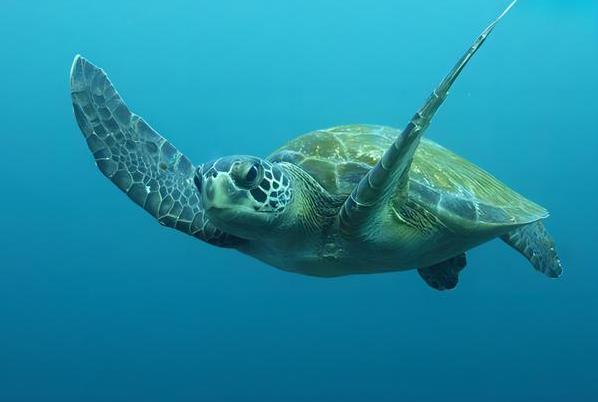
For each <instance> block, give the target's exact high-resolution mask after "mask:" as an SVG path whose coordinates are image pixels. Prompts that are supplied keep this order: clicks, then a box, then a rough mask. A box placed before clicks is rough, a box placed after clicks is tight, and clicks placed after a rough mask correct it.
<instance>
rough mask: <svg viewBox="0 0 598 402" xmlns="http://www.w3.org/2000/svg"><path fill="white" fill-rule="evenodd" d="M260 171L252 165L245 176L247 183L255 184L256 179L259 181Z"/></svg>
mask: <svg viewBox="0 0 598 402" xmlns="http://www.w3.org/2000/svg"><path fill="white" fill-rule="evenodd" d="M258 173H259V171H258V168H257V166H255V165H252V166H251V167H250V168H249V170H248V171H247V173H246V174H245V181H247V182H248V183H253V182H255V179H257V175H258Z"/></svg>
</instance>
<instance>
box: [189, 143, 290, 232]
mask: <svg viewBox="0 0 598 402" xmlns="http://www.w3.org/2000/svg"><path fill="white" fill-rule="evenodd" d="M194 181H195V186H196V187H197V189H198V191H199V192H200V194H201V199H202V203H203V207H204V209H205V211H206V214H207V216H208V218H209V219H210V221H212V222H213V223H214V224H215V225H216V226H217V227H219V228H220V229H221V230H223V231H225V232H227V233H230V234H232V235H235V236H239V237H242V238H246V239H251V238H256V237H259V236H260V235H262V234H264V233H267V232H268V231H271V229H272V228H274V227H276V226H277V225H278V223H279V220H280V219H281V216H283V214H284V212H285V210H286V208H287V207H288V205H289V203H290V202H291V201H292V198H293V197H292V194H293V193H292V188H291V180H290V177H289V176H288V174H285V172H284V171H283V169H281V168H280V166H278V165H277V164H273V163H270V162H268V161H266V160H264V159H260V158H256V157H253V156H244V155H235V156H229V157H224V158H220V159H217V160H215V161H211V162H207V163H205V164H204V165H202V166H200V167H199V168H198V169H197V171H196V172H195V178H194Z"/></svg>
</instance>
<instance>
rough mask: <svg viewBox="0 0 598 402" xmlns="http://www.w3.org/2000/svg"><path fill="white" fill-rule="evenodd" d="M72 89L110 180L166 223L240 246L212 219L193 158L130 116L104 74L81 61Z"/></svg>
mask: <svg viewBox="0 0 598 402" xmlns="http://www.w3.org/2000/svg"><path fill="white" fill-rule="evenodd" d="M70 85H71V96H72V101H73V108H74V112H75V117H76V119H77V123H78V124H79V128H80V129H81V131H82V132H83V134H84V135H85V139H86V140H87V145H88V146H89V149H90V150H91V152H92V153H93V156H94V158H95V160H96V163H97V166H98V168H99V169H100V171H101V172H102V173H103V174H104V175H105V176H106V177H108V178H109V179H110V180H111V181H112V182H113V183H114V184H115V185H116V186H117V187H118V188H120V189H121V190H122V191H124V192H125V193H126V194H127V195H128V196H129V198H130V199H131V200H133V201H134V202H135V203H137V204H138V205H140V206H142V207H143V208H144V209H145V210H146V211H147V212H149V213H150V214H151V215H152V216H153V217H154V218H156V219H158V221H159V222H160V223H161V224H163V225H166V226H169V227H172V228H175V229H178V230H180V231H182V232H185V233H187V234H190V235H193V236H195V237H197V238H198V239H201V240H204V241H206V242H208V243H211V244H214V245H219V246H225V247H226V246H233V245H235V244H236V242H237V241H238V239H237V238H234V237H232V236H230V235H227V234H226V233H223V232H222V231H220V230H219V229H217V228H216V227H214V226H213V225H212V224H211V223H210V222H209V221H208V220H207V217H206V216H205V214H204V211H203V208H202V205H201V198H200V197H199V194H198V192H197V189H196V187H195V185H194V183H193V179H194V176H195V168H194V166H193V165H192V164H191V162H190V161H189V159H188V158H187V157H186V156H185V155H183V154H182V153H181V152H179V151H178V150H177V149H176V148H175V147H173V146H172V145H171V144H170V143H169V142H168V141H166V140H165V139H164V138H163V137H162V136H160V135H159V134H158V133H157V132H156V131H154V130H153V129H152V128H151V127H150V126H149V125H148V124H147V123H146V122H145V121H144V120H143V119H142V118H141V117H139V116H137V115H135V114H133V113H131V112H130V111H129V108H128V107H127V105H126V104H125V103H124V101H123V100H122V98H121V97H120V96H119V95H118V93H117V92H116V90H115V89H114V87H113V86H112V84H111V83H110V80H109V79H108V77H107V76H106V74H105V73H104V71H103V70H101V69H100V68H98V67H96V66H94V65H93V64H92V63H90V62H89V61H87V60H86V59H84V58H83V57H80V56H77V57H75V60H74V61H73V66H72V68H71V79H70Z"/></svg>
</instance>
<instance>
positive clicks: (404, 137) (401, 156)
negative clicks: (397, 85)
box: [339, 0, 517, 236]
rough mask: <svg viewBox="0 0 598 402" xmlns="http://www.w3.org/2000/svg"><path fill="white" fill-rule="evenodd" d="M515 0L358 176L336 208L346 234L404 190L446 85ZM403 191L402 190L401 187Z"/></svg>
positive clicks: (363, 225)
mask: <svg viewBox="0 0 598 402" xmlns="http://www.w3.org/2000/svg"><path fill="white" fill-rule="evenodd" d="M516 2H517V0H513V1H512V2H511V4H510V5H509V6H508V7H507V8H506V9H505V10H504V11H503V12H502V14H500V15H499V16H498V18H496V19H495V20H494V21H493V22H492V23H491V24H490V25H489V26H488V27H487V28H486V29H484V31H483V32H482V33H481V34H480V35H479V36H478V37H477V38H476V40H475V41H474V42H473V44H472V45H471V46H470V47H469V49H467V51H466V52H465V54H463V56H461V58H460V59H459V61H458V62H457V64H455V66H454V67H453V68H452V70H451V71H449V73H448V74H447V75H446V76H445V77H444V79H443V80H442V81H441V82H440V84H439V85H438V87H436V89H435V90H434V91H433V92H432V94H431V95H430V96H429V97H428V99H427V100H426V102H425V103H424V105H423V106H422V107H421V109H419V111H418V112H417V113H415V115H414V116H413V118H412V119H411V121H410V122H409V124H407V127H406V128H405V130H403V132H402V133H401V134H400V135H399V136H398V138H397V139H396V140H395V141H394V142H393V144H392V145H391V146H390V147H389V148H388V149H387V150H386V152H385V153H384V155H382V158H381V159H380V160H379V161H378V163H376V165H375V166H374V167H372V169H370V171H369V172H368V173H367V174H366V175H365V176H363V177H362V178H361V180H360V182H359V184H357V186H355V188H354V189H353V192H352V193H351V195H350V196H349V197H348V198H347V200H346V201H345V204H344V205H343V207H342V208H341V211H340V215H339V217H340V226H341V231H342V232H343V233H344V234H345V235H347V236H356V235H357V236H360V235H362V234H363V233H364V231H367V229H371V228H370V227H369V225H370V223H371V221H372V219H371V218H372V217H373V216H376V214H377V213H378V211H379V209H380V207H381V206H383V205H385V204H386V203H387V202H388V201H389V199H390V197H394V196H395V195H396V193H397V191H396V189H397V188H399V193H401V191H400V190H406V186H407V183H408V180H407V179H408V173H409V169H410V167H411V161H412V159H413V155H414V153H415V150H416V149H417V147H418V145H419V143H420V140H421V138H422V136H423V135H424V133H425V131H426V129H427V128H428V126H429V125H430V122H431V121H432V118H433V117H434V115H435V114H436V111H437V110H438V108H439V107H440V105H442V103H443V102H444V100H445V99H446V97H447V95H448V92H449V89H450V88H451V86H452V85H453V83H454V82H455V80H456V79H457V77H458V76H459V74H461V71H463V68H465V66H466V65H467V63H468V62H469V61H470V60H471V58H472V57H473V56H474V54H475V53H476V52H477V51H478V49H479V48H480V47H481V46H482V44H483V43H484V41H485V40H486V38H488V35H490V33H491V32H492V30H493V29H494V28H495V27H496V25H497V24H498V22H499V21H500V20H501V19H502V18H503V17H504V16H505V15H506V14H507V13H508V12H509V10H510V9H511V8H512V7H513V6H514V5H515V3H516ZM403 194H406V191H403Z"/></svg>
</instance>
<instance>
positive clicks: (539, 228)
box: [500, 221, 563, 278]
mask: <svg viewBox="0 0 598 402" xmlns="http://www.w3.org/2000/svg"><path fill="white" fill-rule="evenodd" d="M500 238H501V239H502V240H504V242H505V243H507V244H508V245H509V246H511V247H513V248H514V249H515V250H517V251H519V252H520V253H521V254H522V255H523V256H525V258H527V259H528V260H529V261H530V262H531V263H532V265H533V266H534V268H535V269H536V270H537V271H540V272H542V273H543V274H544V275H546V276H548V277H550V278H558V277H559V276H561V274H562V273H563V266H562V264H561V260H560V258H559V256H558V254H557V252H556V249H555V245H554V240H553V239H552V236H550V234H549V233H548V231H547V230H546V228H545V227H544V224H543V223H542V221H536V222H533V223H530V224H528V225H525V226H521V227H519V228H517V229H515V230H513V231H511V232H509V233H507V234H505V235H503V236H501V237H500Z"/></svg>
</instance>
